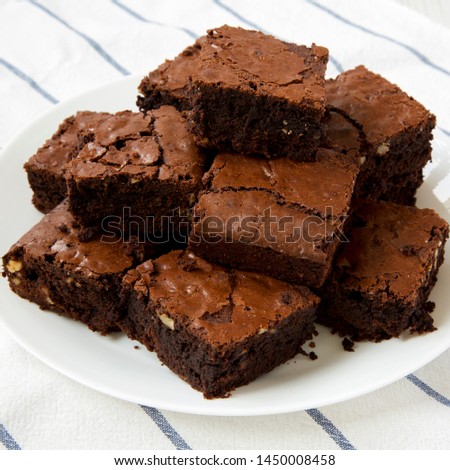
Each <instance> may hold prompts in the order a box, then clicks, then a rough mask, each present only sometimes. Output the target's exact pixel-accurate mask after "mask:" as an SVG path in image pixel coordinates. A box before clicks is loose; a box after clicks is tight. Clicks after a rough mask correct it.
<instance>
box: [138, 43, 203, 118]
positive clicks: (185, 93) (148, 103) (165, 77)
mask: <svg viewBox="0 0 450 470" xmlns="http://www.w3.org/2000/svg"><path fill="white" fill-rule="evenodd" d="M205 39H206V38H205V36H202V37H201V38H199V39H197V41H196V42H195V44H193V45H192V46H189V47H187V48H186V49H184V51H182V52H181V53H180V54H179V55H178V56H177V57H175V59H173V60H166V61H165V62H164V63H163V64H161V65H160V66H159V67H158V68H157V69H156V70H153V71H152V72H150V73H149V74H148V75H147V76H146V77H144V78H143V79H142V81H141V83H140V85H139V92H140V95H139V96H138V98H137V102H136V105H137V106H138V108H139V109H140V110H141V111H143V112H147V111H150V110H152V109H157V108H160V107H161V106H163V105H165V104H166V105H170V106H174V107H175V108H177V109H178V110H179V111H184V110H188V109H191V100H190V98H189V77H191V76H192V75H193V74H194V73H195V71H196V69H197V67H198V65H199V51H200V49H201V45H202V43H203V42H204V41H205Z"/></svg>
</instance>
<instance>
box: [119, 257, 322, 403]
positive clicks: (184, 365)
mask: <svg viewBox="0 0 450 470" xmlns="http://www.w3.org/2000/svg"><path fill="white" fill-rule="evenodd" d="M124 296H125V297H126V298H128V299H129V310H128V315H127V317H126V318H125V319H124V321H123V322H122V328H123V329H124V331H125V332H127V333H128V334H129V335H130V336H131V337H132V338H133V339H137V340H138V341H140V342H142V343H143V344H145V345H146V346H147V347H148V348H149V349H150V350H155V351H156V353H157V354H158V357H159V358H160V360H161V361H162V362H163V363H164V364H165V365H167V366H168V367H169V368H170V369H172V370H173V371H174V372H175V373H176V374H178V375H179V376H180V377H181V378H182V379H184V380H185V381H187V382H188V383H189V384H190V385H191V386H192V387H193V388H195V389H197V390H200V391H201V392H203V394H204V396H205V398H217V397H226V396H228V395H229V393H230V392H231V391H232V390H234V389H235V388H236V387H239V386H241V385H245V384H248V383H249V382H251V381H253V380H255V379H256V378H257V377H259V376H260V375H262V374H264V373H266V372H269V371H270V370H272V369H273V368H274V367H276V366H277V365H279V364H281V363H283V362H285V361H287V360H288V359H290V358H292V357H293V356H294V355H296V354H297V353H298V352H300V350H301V345H302V344H303V343H304V342H305V341H306V340H308V339H310V338H312V335H313V332H314V325H313V320H314V317H315V309H316V306H317V304H318V302H319V299H318V298H317V297H316V296H315V295H314V294H312V293H311V292H310V291H309V290H308V289H307V288H306V287H294V286H292V285H289V284H287V283H284V282H281V281H277V280H275V279H271V278H269V277H266V276H263V275H260V274H255V273H247V272H242V271H234V270H227V269H225V268H222V267H219V266H217V265H212V264H210V263H208V262H206V261H204V260H202V259H200V258H198V257H197V256H195V255H194V254H193V253H191V252H188V251H187V252H186V251H185V252H182V251H173V252H171V253H169V254H167V255H163V256H161V257H160V258H158V259H157V260H155V261H153V262H151V263H149V262H146V263H144V264H143V265H141V266H139V267H138V268H137V269H136V270H133V271H131V272H130V273H129V274H128V275H127V276H126V277H125V278H124Z"/></svg>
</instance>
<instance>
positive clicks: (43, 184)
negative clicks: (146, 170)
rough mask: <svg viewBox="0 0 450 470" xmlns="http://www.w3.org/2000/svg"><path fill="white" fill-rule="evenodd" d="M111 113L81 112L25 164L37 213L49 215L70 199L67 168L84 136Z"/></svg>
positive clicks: (60, 127)
mask: <svg viewBox="0 0 450 470" xmlns="http://www.w3.org/2000/svg"><path fill="white" fill-rule="evenodd" d="M109 116H110V114H109V113H96V112H92V111H79V112H78V113H76V114H75V115H74V116H70V117H68V118H67V119H65V120H64V121H63V122H62V123H61V124H60V126H59V127H58V130H57V131H56V132H55V133H54V134H53V136H52V137H51V138H50V139H48V140H47V141H46V142H45V144H44V145H43V146H42V147H40V148H39V149H38V151H37V152H36V153H35V154H34V155H33V156H31V157H30V158H29V160H28V161H27V163H25V166H24V168H25V170H26V172H27V176H28V182H29V184H30V187H31V189H32V191H33V204H34V206H35V207H36V209H38V210H40V211H41V212H44V213H47V212H49V211H51V210H52V209H54V208H55V207H56V206H57V205H58V204H59V203H60V202H62V200H63V199H64V198H65V197H66V193H67V187H66V180H65V177H64V172H65V165H66V163H67V162H68V161H70V160H71V159H72V158H73V157H74V156H75V155H76V154H77V152H78V151H79V150H80V148H81V147H82V146H83V134H84V133H89V132H92V129H93V128H95V127H96V126H97V125H99V124H100V123H101V122H102V121H104V120H105V119H106V118H107V117H109Z"/></svg>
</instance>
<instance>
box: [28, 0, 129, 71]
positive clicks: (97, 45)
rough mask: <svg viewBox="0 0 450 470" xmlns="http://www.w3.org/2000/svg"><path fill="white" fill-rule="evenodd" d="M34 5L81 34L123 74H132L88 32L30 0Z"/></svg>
mask: <svg viewBox="0 0 450 470" xmlns="http://www.w3.org/2000/svg"><path fill="white" fill-rule="evenodd" d="M28 1H29V2H30V3H31V4H32V5H34V6H35V7H37V8H39V9H40V10H42V11H43V12H45V13H46V14H47V15H49V16H50V17H52V18H53V19H55V20H56V21H58V22H59V23H61V24H62V25H63V26H65V27H66V28H67V29H69V30H70V31H72V32H73V33H75V34H76V35H77V36H79V37H80V38H82V39H84V40H85V41H86V42H87V43H88V44H89V45H90V46H91V47H92V48H93V49H94V50H95V52H97V53H98V54H99V55H100V57H102V58H103V59H104V60H106V62H108V63H109V64H110V65H112V66H113V67H114V68H115V69H116V70H118V71H119V72H120V73H121V74H122V75H130V72H129V71H128V70H127V69H125V68H124V67H122V65H120V64H119V63H118V62H117V61H116V60H115V59H113V58H112V57H111V56H110V55H109V54H108V53H107V52H106V51H105V50H104V49H103V48H102V46H100V44H99V43H98V42H97V41H95V40H94V39H92V38H91V37H89V36H88V35H87V34H85V33H83V32H81V31H79V30H78V29H76V28H74V27H73V26H71V25H70V24H69V23H67V21H65V20H63V19H62V18H60V17H59V16H58V15H56V14H55V13H53V12H52V11H51V10H49V9H48V8H47V7H45V6H44V5H41V4H40V3H38V2H37V1H36V0H28Z"/></svg>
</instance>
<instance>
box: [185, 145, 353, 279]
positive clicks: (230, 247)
mask: <svg viewBox="0 0 450 470" xmlns="http://www.w3.org/2000/svg"><path fill="white" fill-rule="evenodd" d="M357 171H358V170H357V167H356V165H354V164H353V163H352V162H351V161H350V160H349V159H348V158H347V157H346V156H344V155H341V154H339V153H337V152H334V151H332V150H326V149H320V150H319V151H318V152H317V155H316V161H314V162H295V161H293V160H289V159H285V158H278V159H270V160H268V159H261V158H257V157H251V156H243V155H238V154H231V153H221V154H219V155H218V156H217V157H216V158H215V160H214V163H213V165H212V167H211V169H210V170H209V172H208V173H207V174H206V175H205V178H204V180H205V185H206V189H205V191H204V192H202V194H201V195H200V197H199V200H198V202H197V204H196V206H195V210H194V218H193V227H192V230H191V233H190V237H189V247H190V249H191V250H192V251H194V252H195V253H196V254H197V255H198V256H201V257H203V258H205V259H207V260H209V261H211V262H216V263H220V264H223V265H226V266H230V267H233V268H237V269H245V270H249V271H256V272H261V273H264V274H267V275H269V276H273V277H275V278H278V279H282V280H284V281H287V282H293V283H299V284H305V285H308V286H311V287H320V286H321V285H322V284H323V282H324V281H325V278H326V277H327V275H328V273H329V271H330V269H331V263H332V260H333V257H334V253H335V251H336V249H337V247H338V245H339V242H340V240H342V239H345V236H344V231H345V221H346V218H347V216H348V214H349V208H350V203H351V199H352V194H353V186H354V182H355V179H356V175H357Z"/></svg>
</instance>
